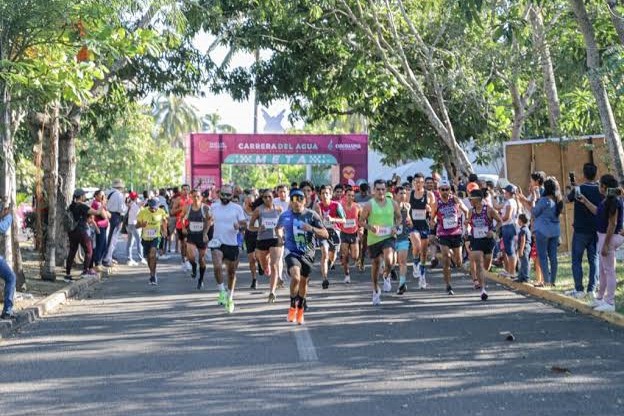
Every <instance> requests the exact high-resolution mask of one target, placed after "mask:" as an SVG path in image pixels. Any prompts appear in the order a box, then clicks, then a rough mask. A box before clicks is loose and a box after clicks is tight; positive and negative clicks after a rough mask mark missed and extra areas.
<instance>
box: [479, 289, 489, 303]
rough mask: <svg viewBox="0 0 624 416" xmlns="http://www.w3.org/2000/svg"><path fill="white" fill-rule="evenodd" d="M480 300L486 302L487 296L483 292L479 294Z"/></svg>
mask: <svg viewBox="0 0 624 416" xmlns="http://www.w3.org/2000/svg"><path fill="white" fill-rule="evenodd" d="M481 300H482V301H486V300H488V294H487V293H486V292H485V291H484V292H481Z"/></svg>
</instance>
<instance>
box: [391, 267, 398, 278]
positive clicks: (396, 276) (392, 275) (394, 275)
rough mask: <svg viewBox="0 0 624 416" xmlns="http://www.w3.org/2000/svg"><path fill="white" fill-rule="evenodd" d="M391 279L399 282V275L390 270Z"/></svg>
mask: <svg viewBox="0 0 624 416" xmlns="http://www.w3.org/2000/svg"><path fill="white" fill-rule="evenodd" d="M390 279H392V280H394V281H397V280H399V275H398V274H397V272H396V270H394V269H392V270H390Z"/></svg>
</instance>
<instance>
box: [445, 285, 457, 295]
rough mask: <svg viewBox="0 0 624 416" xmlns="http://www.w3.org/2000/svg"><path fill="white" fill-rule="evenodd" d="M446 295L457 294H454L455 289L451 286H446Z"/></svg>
mask: <svg viewBox="0 0 624 416" xmlns="http://www.w3.org/2000/svg"><path fill="white" fill-rule="evenodd" d="M446 293H448V294H449V295H454V294H455V292H453V288H452V287H451V285H448V286H446Z"/></svg>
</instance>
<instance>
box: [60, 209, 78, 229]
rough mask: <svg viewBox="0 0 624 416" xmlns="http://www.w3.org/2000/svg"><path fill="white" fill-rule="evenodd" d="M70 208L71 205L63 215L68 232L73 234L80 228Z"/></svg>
mask: <svg viewBox="0 0 624 416" xmlns="http://www.w3.org/2000/svg"><path fill="white" fill-rule="evenodd" d="M70 207H71V205H70V206H69V207H67V209H66V210H65V213H64V215H63V225H64V226H65V230H66V231H67V232H72V231H74V230H75V229H76V228H78V221H76V218H74V214H73V212H71V210H70Z"/></svg>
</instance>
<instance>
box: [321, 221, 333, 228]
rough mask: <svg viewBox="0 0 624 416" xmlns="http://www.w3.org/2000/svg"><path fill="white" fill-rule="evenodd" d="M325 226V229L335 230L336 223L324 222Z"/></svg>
mask: <svg viewBox="0 0 624 416" xmlns="http://www.w3.org/2000/svg"><path fill="white" fill-rule="evenodd" d="M323 226H324V227H325V228H334V223H333V222H331V221H330V220H323Z"/></svg>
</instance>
